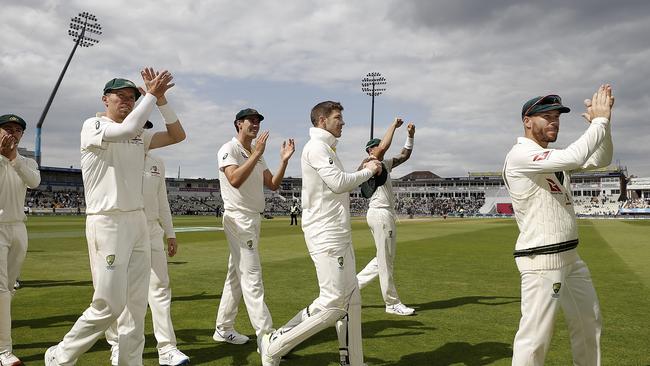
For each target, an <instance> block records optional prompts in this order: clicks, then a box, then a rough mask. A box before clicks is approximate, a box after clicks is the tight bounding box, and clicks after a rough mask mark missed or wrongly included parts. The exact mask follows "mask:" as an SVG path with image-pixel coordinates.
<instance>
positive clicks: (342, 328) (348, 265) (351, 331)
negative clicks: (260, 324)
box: [268, 237, 363, 366]
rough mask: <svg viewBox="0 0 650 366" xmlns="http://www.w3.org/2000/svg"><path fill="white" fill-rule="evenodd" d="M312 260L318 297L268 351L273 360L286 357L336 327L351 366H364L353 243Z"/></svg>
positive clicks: (277, 336) (276, 335) (277, 335)
mask: <svg viewBox="0 0 650 366" xmlns="http://www.w3.org/2000/svg"><path fill="white" fill-rule="evenodd" d="M305 240H309V238H307V237H305ZM310 247H311V246H310ZM311 258H312V260H313V261H314V265H315V267H316V276H317V277H318V286H319V288H320V293H319V296H318V298H316V299H315V300H314V301H313V302H312V303H311V305H309V306H308V307H307V308H305V309H303V310H301V311H300V312H299V313H298V314H297V315H296V316H295V317H294V318H292V319H291V320H290V321H289V322H288V323H287V324H286V325H284V326H283V327H282V328H280V329H278V331H277V332H275V333H273V337H272V342H271V344H270V346H269V349H268V352H269V354H270V355H271V356H273V357H279V356H284V355H285V354H287V353H288V352H289V351H291V349H293V348H294V347H296V346H297V345H298V344H300V343H301V342H303V341H305V340H307V339H308V338H309V337H311V336H313V335H314V334H316V333H318V332H320V331H321V330H323V329H325V328H328V327H331V326H332V325H335V324H336V331H337V333H338V336H339V341H340V342H341V344H342V345H347V350H348V356H349V361H350V365H351V366H361V365H363V345H362V335H361V296H360V294H359V285H358V283H357V277H356V266H355V258H354V250H353V248H352V244H351V243H349V244H348V245H345V246H344V247H340V248H334V249H330V250H328V251H326V252H321V253H316V254H311ZM342 319H343V320H345V321H343V320H342Z"/></svg>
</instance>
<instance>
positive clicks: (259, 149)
mask: <svg viewBox="0 0 650 366" xmlns="http://www.w3.org/2000/svg"><path fill="white" fill-rule="evenodd" d="M268 138H269V131H264V132H262V133H261V134H260V136H259V137H258V138H257V140H255V152H256V153H258V154H259V155H264V150H265V149H266V140H267V139H268Z"/></svg>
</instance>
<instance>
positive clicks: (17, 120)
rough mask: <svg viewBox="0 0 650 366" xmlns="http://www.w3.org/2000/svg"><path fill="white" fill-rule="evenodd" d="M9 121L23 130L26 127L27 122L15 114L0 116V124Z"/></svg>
mask: <svg viewBox="0 0 650 366" xmlns="http://www.w3.org/2000/svg"><path fill="white" fill-rule="evenodd" d="M10 122H13V123H16V124H19V125H20V127H22V128H23V131H25V129H26V128H27V123H26V122H25V120H24V119H22V118H21V117H20V116H17V115H15V114H5V115H2V116H0V125H3V124H5V123H10Z"/></svg>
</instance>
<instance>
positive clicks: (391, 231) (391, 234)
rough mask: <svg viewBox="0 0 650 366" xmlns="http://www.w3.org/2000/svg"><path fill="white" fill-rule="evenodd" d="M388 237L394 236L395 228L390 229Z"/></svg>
mask: <svg viewBox="0 0 650 366" xmlns="http://www.w3.org/2000/svg"><path fill="white" fill-rule="evenodd" d="M388 237H389V238H392V237H393V230H388Z"/></svg>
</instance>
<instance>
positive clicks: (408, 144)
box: [404, 137, 413, 150]
mask: <svg viewBox="0 0 650 366" xmlns="http://www.w3.org/2000/svg"><path fill="white" fill-rule="evenodd" d="M404 148H405V149H406V150H413V137H406V142H405V143H404Z"/></svg>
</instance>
